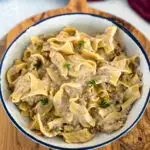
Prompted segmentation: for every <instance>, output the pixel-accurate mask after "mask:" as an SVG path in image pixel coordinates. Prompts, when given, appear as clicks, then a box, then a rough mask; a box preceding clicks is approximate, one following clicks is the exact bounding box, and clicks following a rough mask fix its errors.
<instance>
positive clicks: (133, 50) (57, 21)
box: [0, 13, 150, 150]
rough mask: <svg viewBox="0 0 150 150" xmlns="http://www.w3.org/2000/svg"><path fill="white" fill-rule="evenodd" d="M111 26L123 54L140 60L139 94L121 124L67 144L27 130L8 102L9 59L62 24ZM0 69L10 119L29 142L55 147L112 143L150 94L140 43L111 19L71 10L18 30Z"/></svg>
mask: <svg viewBox="0 0 150 150" xmlns="http://www.w3.org/2000/svg"><path fill="white" fill-rule="evenodd" d="M111 25H116V26H118V28H119V39H120V41H122V42H123V43H124V45H125V48H126V52H127V54H128V55H135V54H139V56H140V60H141V64H140V70H141V72H142V73H143V83H144V86H143V91H142V96H141V98H140V99H139V100H138V101H137V102H136V103H135V104H134V105H133V108H132V109H131V111H130V113H129V116H128V119H127V121H126V123H125V125H124V127H123V128H121V129H120V130H118V131H116V132H113V133H111V134H104V133H98V134H97V135H96V136H95V138H93V139H92V140H91V141H89V142H87V143H83V144H67V143H65V142H64V141H63V140H62V139H61V138H58V137H54V138H49V139H48V138H44V137H41V136H38V135H36V134H35V133H34V132H32V131H31V130H29V129H28V128H27V124H28V119H26V118H25V117H22V116H21V114H20V113H19V111H18V109H17V107H16V106H15V105H14V104H13V103H12V102H10V101H8V97H9V90H8V89H7V81H6V72H7V69H8V68H9V67H10V66H11V65H12V64H13V61H14V60H15V59H17V58H20V57H21V56H22V54H23V51H24V48H25V47H26V46H27V45H28V43H29V41H30V38H31V37H32V36H34V35H38V34H43V33H55V32H57V31H60V30H62V28H63V27H64V26H72V27H76V28H77V29H79V30H81V31H83V32H85V33H88V34H94V33H100V32H103V31H104V29H105V28H107V27H108V26H111ZM0 72H1V76H0V77H1V88H0V95H1V101H2V105H3V107H4V109H5V111H6V113H7V115H8V117H9V118H10V120H11V121H12V122H13V123H14V125H15V126H16V127H17V128H18V129H19V130H20V131H21V132H22V133H23V134H25V135H26V136H27V137H29V138H30V139H32V140H33V141H35V142H37V143H39V144H42V145H44V146H47V147H50V148H55V149H76V150H77V149H93V148H97V147H101V146H104V145H106V144H108V143H111V142H113V141H114V140H116V139H118V138H120V137H121V136H122V135H124V134H125V133H127V132H128V131H129V130H131V129H132V128H133V126H134V125H135V124H136V123H137V122H138V121H139V119H140V118H141V116H142V114H143V113H144V110H145V108H146V105H147V103H148V98H149V95H150V82H149V79H150V65H149V60H148V57H147V55H146V53H145V51H144V49H143V48H142V46H141V44H140V43H139V42H138V40H137V39H136V38H135V37H134V36H133V35H132V34H131V33H130V32H129V31H128V30H127V29H125V28H124V27H123V26H121V25H119V24H118V23H116V22H115V21H114V20H112V19H110V18H104V17H102V16H97V15H93V14H84V13H71V14H64V15H57V16H54V17H50V18H47V19H44V20H42V21H40V22H38V23H36V24H35V25H33V26H31V27H30V28H28V29H27V30H26V31H24V32H23V33H21V34H20V35H19V36H18V37H17V38H16V39H15V40H14V41H13V42H12V43H11V45H10V46H9V48H8V49H7V50H6V52H5V54H4V56H3V58H2V62H1V70H0Z"/></svg>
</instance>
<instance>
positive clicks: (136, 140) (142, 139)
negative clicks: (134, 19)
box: [0, 0, 150, 150]
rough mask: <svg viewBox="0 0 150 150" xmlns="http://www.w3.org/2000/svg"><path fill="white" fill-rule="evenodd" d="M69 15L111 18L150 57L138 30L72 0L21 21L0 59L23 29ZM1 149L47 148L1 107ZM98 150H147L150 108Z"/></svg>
mask: <svg viewBox="0 0 150 150" xmlns="http://www.w3.org/2000/svg"><path fill="white" fill-rule="evenodd" d="M70 12H86V13H93V14H98V15H102V16H105V17H111V18H114V19H115V20H116V21H117V22H119V23H120V24H122V25H123V26H125V27H126V28H127V29H128V30H130V31H131V32H132V33H133V34H134V35H135V37H136V38H137V39H138V40H139V41H140V43H141V44H142V46H143V47H144V49H145V51H146V52H147V54H148V56H149V58H150V41H148V39H146V37H145V36H144V35H143V34H142V33H141V32H140V31H138V30H137V29H136V28H135V27H133V26H132V25H131V24H129V23H128V22H126V21H124V20H122V19H120V18H118V17H116V16H114V15H111V14H108V13H105V12H102V11H99V10H95V9H93V8H89V7H88V6H87V3H86V0H71V1H70V2H69V4H68V5H67V6H66V7H65V8H60V9H56V10H50V11H46V12H43V13H41V14H38V15H36V16H33V17H31V18H29V19H26V20H25V21H23V22H21V23H20V24H18V25H17V26H15V27H14V28H13V29H12V30H11V31H9V32H8V34H7V35H5V36H4V38H3V39H1V40H0V57H1V56H2V54H3V52H4V51H5V50H6V48H7V47H8V46H9V44H10V43H11V42H12V41H13V40H14V38H16V36H17V35H19V34H20V33H21V32H22V31H23V30H25V29H26V28H28V27H30V26H31V25H33V24H34V23H36V22H37V21H39V20H41V19H44V18H47V17H49V16H54V15H57V14H64V13H70ZM0 150H48V148H45V147H43V146H40V145H39V144H36V143H34V142H32V141H31V140H30V139H28V138H27V137H25V136H24V135H23V134H22V133H20V132H19V131H18V130H17V129H16V128H15V127H14V126H13V125H12V123H10V121H9V119H8V117H7V116H6V114H5V112H4V110H3V109H2V106H1V105H0ZM98 150H150V105H148V107H147V109H146V111H145V113H144V115H143V117H142V118H141V120H140V121H139V123H138V124H137V125H136V126H135V127H134V128H133V129H132V130H131V131H130V132H129V133H128V134H127V135H125V136H124V137H122V138H120V139H119V140H117V141H115V142H113V143H111V144H109V145H107V146H105V147H102V148H98Z"/></svg>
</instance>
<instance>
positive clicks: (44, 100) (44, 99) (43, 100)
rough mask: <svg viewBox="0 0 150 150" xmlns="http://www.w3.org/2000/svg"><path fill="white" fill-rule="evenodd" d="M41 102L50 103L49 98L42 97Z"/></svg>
mask: <svg viewBox="0 0 150 150" xmlns="http://www.w3.org/2000/svg"><path fill="white" fill-rule="evenodd" d="M40 102H41V104H43V105H46V104H47V103H48V98H42V99H40Z"/></svg>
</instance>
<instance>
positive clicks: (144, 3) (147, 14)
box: [128, 0, 150, 22]
mask: <svg viewBox="0 0 150 150" xmlns="http://www.w3.org/2000/svg"><path fill="white" fill-rule="evenodd" d="M128 2H129V4H130V6H131V7H132V8H133V9H134V10H135V11H136V12H137V13H138V14H139V15H140V16H142V17H143V18H144V19H145V20H147V21H148V22H150V0H128Z"/></svg>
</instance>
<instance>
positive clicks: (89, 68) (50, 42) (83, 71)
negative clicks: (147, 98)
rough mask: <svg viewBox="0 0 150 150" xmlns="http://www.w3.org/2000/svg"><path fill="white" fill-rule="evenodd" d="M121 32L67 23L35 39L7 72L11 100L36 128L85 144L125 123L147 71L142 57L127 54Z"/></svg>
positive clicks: (113, 28)
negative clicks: (88, 29) (80, 28)
mask: <svg viewBox="0 0 150 150" xmlns="http://www.w3.org/2000/svg"><path fill="white" fill-rule="evenodd" d="M116 33H117V27H116V26H111V27H108V28H107V29H106V30H105V31H104V33H102V34H97V35H96V36H90V35H87V34H85V33H83V32H79V31H78V30H76V29H75V28H71V27H65V28H64V29H63V31H60V32H59V33H57V34H47V35H45V34H44V35H39V36H35V37H32V38H31V42H30V44H29V45H28V46H27V48H26V49H25V51H24V55H23V57H22V58H19V59H16V60H15V62H14V64H13V65H12V67H11V68H9V70H8V72H7V81H8V87H9V89H10V91H11V94H10V100H11V101H12V102H13V103H14V104H15V105H16V106H17V107H18V109H19V110H20V113H21V114H22V115H23V116H26V117H28V118H29V119H30V124H29V128H30V129H31V130H33V131H34V132H36V133H38V134H39V135H41V136H45V137H48V138H50V137H54V136H63V137H64V139H65V142H67V143H84V142H87V141H89V140H91V139H92V138H93V137H94V135H95V134H96V133H97V132H103V133H111V132H113V131H116V130H119V129H120V128H121V127H123V125H124V124H125V122H126V120H127V116H128V113H129V111H130V109H131V107H132V105H133V103H134V102H135V101H136V100H137V99H139V98H140V96H141V89H142V73H141V72H140V71H139V64H140V60H139V57H138V56H132V57H129V56H127V54H126V53H125V50H124V48H123V47H122V46H121V45H120V43H119V41H118V40H117V38H116Z"/></svg>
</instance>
